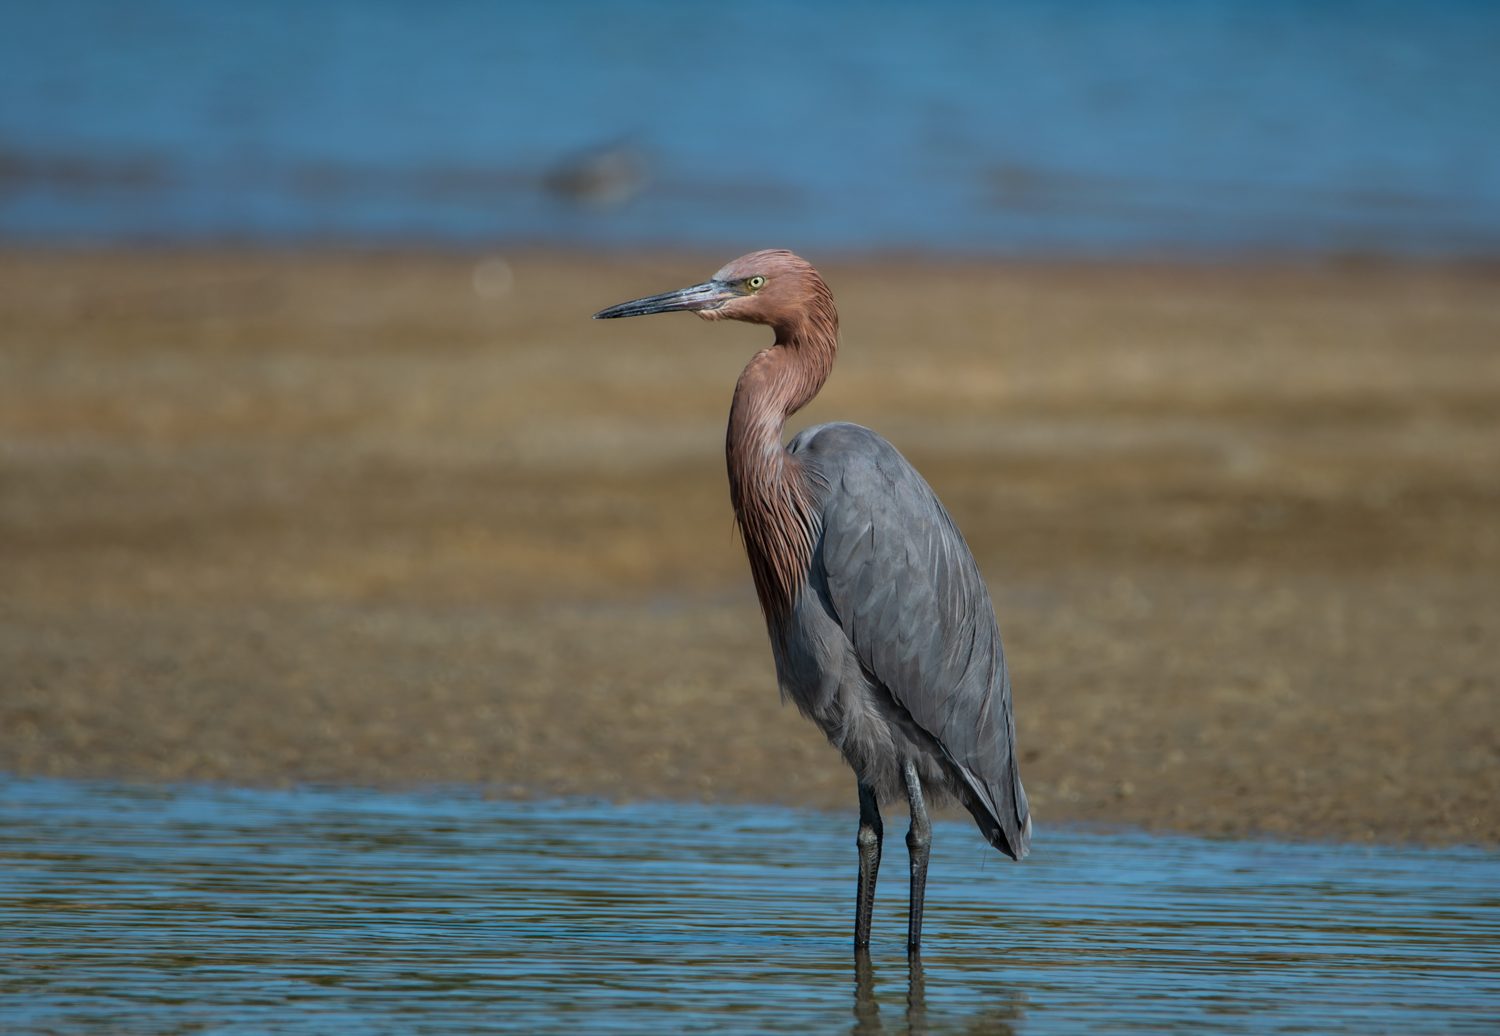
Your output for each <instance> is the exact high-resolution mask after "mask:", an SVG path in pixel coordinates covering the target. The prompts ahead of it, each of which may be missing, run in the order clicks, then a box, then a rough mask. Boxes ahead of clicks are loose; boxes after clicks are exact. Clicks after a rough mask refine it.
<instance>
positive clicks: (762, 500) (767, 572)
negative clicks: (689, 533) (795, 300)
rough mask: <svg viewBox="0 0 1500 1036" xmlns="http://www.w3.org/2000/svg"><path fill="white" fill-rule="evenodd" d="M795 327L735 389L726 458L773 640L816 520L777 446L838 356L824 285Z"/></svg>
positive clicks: (803, 568)
mask: <svg viewBox="0 0 1500 1036" xmlns="http://www.w3.org/2000/svg"><path fill="white" fill-rule="evenodd" d="M810 295H811V298H810V299H809V300H808V305H807V306H806V308H805V309H804V310H803V312H802V313H801V314H799V316H800V319H798V320H797V321H796V322H795V323H789V324H787V325H785V326H777V327H776V344H775V345H773V346H771V348H769V349H766V350H763V351H761V352H759V353H756V354H755V356H754V357H753V358H752V359H751V360H750V363H749V364H748V365H746V367H745V370H744V372H743V373H742V374H741V375H740V380H739V382H738V384H736V385H735V389H734V403H733V404H732V405H731V406H730V408H729V435H728V439H727V441H726V443H725V453H726V456H727V459H728V462H729V493H730V499H731V500H732V501H733V503H734V514H735V518H736V520H737V521H738V522H739V527H740V532H741V533H742V534H743V535H744V538H745V551H746V553H747V554H748V555H749V556H750V574H751V576H752V577H753V578H754V580H755V591H756V594H757V596H758V597H759V598H760V606H761V610H762V611H764V612H765V615H766V625H767V627H768V628H769V629H770V631H771V633H772V636H773V637H780V636H782V635H784V633H785V630H786V624H787V621H788V620H789V619H790V618H791V613H792V604H793V602H794V601H795V600H796V598H797V594H798V593H799V592H800V591H801V589H802V583H803V580H804V579H805V578H806V575H807V569H808V565H809V563H810V562H811V560H812V550H813V544H814V543H815V542H816V540H817V535H818V516H817V515H816V514H815V513H814V511H813V500H812V489H813V487H812V486H811V485H809V484H808V481H807V475H806V473H805V472H804V470H803V465H802V463H801V461H799V460H798V459H797V458H795V457H793V456H792V455H791V454H789V453H788V452H787V451H786V448H785V447H784V446H782V444H781V436H782V431H783V429H784V427H785V425H786V419H787V417H788V416H790V415H791V414H794V413H796V412H797V411H798V410H800V409H801V408H802V407H803V406H805V405H806V404H807V403H808V401H810V400H811V399H812V398H813V397H814V396H816V395H817V394H818V390H819V389H820V388H822V387H823V382H824V381H826V380H827V379H828V373H829V371H830V370H832V369H833V360H834V356H835V355H836V353H837V351H838V313H837V312H836V311H835V310H834V308H833V297H832V295H831V294H830V293H829V292H828V289H827V288H826V287H825V286H824V285H823V284H822V282H821V280H820V281H818V282H817V283H816V285H815V286H813V289H812V290H811V291H810Z"/></svg>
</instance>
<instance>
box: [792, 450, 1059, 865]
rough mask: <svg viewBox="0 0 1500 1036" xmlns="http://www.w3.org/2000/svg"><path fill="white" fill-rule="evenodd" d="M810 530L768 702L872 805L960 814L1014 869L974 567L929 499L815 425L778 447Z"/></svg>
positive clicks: (1010, 802) (986, 600)
mask: <svg viewBox="0 0 1500 1036" xmlns="http://www.w3.org/2000/svg"><path fill="white" fill-rule="evenodd" d="M787 449H788V452H790V453H791V454H792V455H793V456H794V457H796V458H797V460H798V461H800V462H801V465H802V474H803V478H804V479H805V481H806V484H807V485H808V489H809V494H810V496H811V499H812V503H813V512H814V515H815V516H816V518H817V521H818V528H817V533H816V540H815V543H814V549H813V552H812V558H811V563H810V565H809V570H808V572H807V576H806V579H805V581H804V582H803V589H802V592H801V593H800V594H799V595H798V597H797V599H796V600H795V602H794V605H793V610H792V615H791V621H790V623H789V625H788V628H787V631H786V636H785V638H784V640H782V639H781V638H776V637H773V638H772V640H773V649H774V653H775V656H776V675H777V679H778V681H779V682H780V684H781V689H782V691H783V693H784V694H786V695H787V696H788V697H790V698H791V699H792V701H794V702H795V703H796V705H797V707H798V708H799V709H800V710H801V711H802V712H803V714H805V715H806V716H808V717H809V718H810V719H812V720H813V722H815V723H817V724H818V726H819V727H820V728H822V730H823V732H824V733H825V734H826V735H827V736H828V739H829V741H830V742H832V743H833V745H834V746H835V747H837V748H838V749H839V751H840V752H841V753H842V754H843V755H844V758H845V759H847V760H848V762H849V764H850V765H851V766H852V767H853V768H854V771H855V773H856V774H857V775H858V776H859V780H860V782H861V783H862V784H866V785H869V786H870V787H872V788H874V789H875V790H876V793H877V794H878V795H879V797H880V799H881V800H882V801H885V800H888V799H894V798H897V797H899V796H902V795H904V794H905V789H906V787H907V785H906V779H905V777H904V773H903V767H904V764H905V763H906V762H908V761H909V762H911V763H913V764H915V766H916V768H917V771H918V773H919V774H920V775H921V779H922V783H923V785H924V786H926V787H928V788H930V789H932V790H933V791H936V792H938V793H939V794H946V795H947V796H950V797H952V798H954V799H957V800H958V801H959V802H961V803H962V804H963V805H964V806H965V807H966V808H967V809H968V810H969V812H970V813H972V814H973V816H974V820H975V822H976V823H977V824H978V825H979V829H980V831H981V832H982V833H983V834H984V836H985V838H986V839H987V840H988V841H989V842H990V844H991V845H993V846H994V847H995V848H997V849H999V850H1000V851H1001V852H1003V853H1005V854H1006V855H1008V856H1011V857H1013V858H1016V859H1020V858H1021V857H1023V856H1025V855H1026V854H1027V852H1028V851H1029V846H1030V840H1031V819H1030V815H1029V813H1028V811H1027V806H1026V793H1025V791H1024V790H1023V789H1022V787H1021V778H1020V773H1019V769H1018V767H1017V765H1016V759H1015V753H1014V747H1015V724H1014V721H1013V719H1012V717H1011V701H1010V679H1009V674H1008V673H1007V671H1006V667H1005V652H1004V650H1003V648H1002V647H1001V644H1000V629H999V626H998V625H997V624H996V621H995V611H994V607H993V605H992V604H991V603H990V597H989V593H988V591H987V590H986V589H985V585H984V581H983V580H982V579H981V578H980V575H979V569H978V566H977V565H976V564H975V562H974V557H973V555H972V554H971V553H970V552H969V548H968V545H967V544H965V543H964V539H963V536H962V535H961V534H960V533H959V531H958V528H957V526H955V525H954V524H953V520H952V519H951V518H950V517H949V516H948V513H947V511H945V510H944V509H943V506H942V504H941V503H939V502H938V499H937V496H936V495H935V494H934V493H933V491H932V489H931V488H930V487H929V486H928V485H927V483H926V482H925V481H924V480H923V479H922V476H921V475H919V474H917V472H916V469H915V468H913V467H912V466H911V464H910V463H908V462H907V460H906V458H904V457H903V456H901V454H900V453H899V452H897V450H896V448H895V447H893V446H892V445H891V444H890V443H888V442H886V441H885V440H884V439H882V438H881V437H880V436H878V435H876V434H875V433H874V432H872V431H870V430H869V429H867V428H861V427H860V426H858V425H853V424H843V423H837V424H825V425H819V426H817V427H815V428H809V429H807V430H805V431H803V432H802V433H800V434H799V435H797V436H796V437H795V438H794V439H793V440H792V441H791V443H790V444H789V445H788V447H787Z"/></svg>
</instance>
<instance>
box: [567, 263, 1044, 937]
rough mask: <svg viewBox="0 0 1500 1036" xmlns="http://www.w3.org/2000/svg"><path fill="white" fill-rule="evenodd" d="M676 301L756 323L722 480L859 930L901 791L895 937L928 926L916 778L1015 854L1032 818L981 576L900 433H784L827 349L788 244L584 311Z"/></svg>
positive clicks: (822, 297) (645, 309) (813, 385)
mask: <svg viewBox="0 0 1500 1036" xmlns="http://www.w3.org/2000/svg"><path fill="white" fill-rule="evenodd" d="M678 310H687V311H690V312H693V313H697V314H698V315H699V316H700V317H703V318H704V319H706V320H745V321H749V322H750V323H754V324H767V325H769V326H770V327H771V328H772V329H773V330H774V331H775V332H776V341H775V343H774V344H773V345H772V346H771V347H770V348H769V349H763V350H762V351H760V352H758V353H756V354H755V356H754V357H753V358H752V359H751V360H750V363H749V365H747V366H746V367H745V371H744V373H743V374H741V375H740V380H739V384H737V385H736V386H735V390H734V403H733V404H732V405H731V406H730V408H729V435H728V441H727V443H726V445H725V452H726V454H727V455H728V461H729V493H730V498H731V499H732V501H733V503H734V514H735V517H736V519H738V521H739V527H740V531H741V532H742V533H743V534H744V540H745V550H746V552H747V553H748V554H749V555H750V573H751V575H752V576H753V577H754V579H755V590H756V593H757V594H758V595H759V597H760V606H761V609H762V611H764V612H765V616H766V627H767V629H768V631H769V632H770V636H771V653H772V654H773V655H774V656H775V659H776V679H777V681H778V682H779V683H780V684H781V690H782V693H783V694H784V695H786V696H787V697H790V698H791V699H792V701H794V702H796V703H797V708H798V709H800V710H801V711H802V714H803V715H805V716H807V717H808V718H809V719H811V720H812V721H813V722H814V723H816V724H817V725H818V726H819V727H820V728H822V730H823V733H824V734H826V735H827V736H828V740H829V741H830V742H831V743H832V744H833V745H834V747H836V748H837V749H838V750H839V751H840V752H841V753H843V756H844V758H845V759H846V760H847V761H848V763H849V765H850V766H851V767H853V768H854V773H855V776H856V778H857V779H858V782H859V836H858V839H857V844H858V846H859V888H858V894H857V898H856V907H855V915H854V947H855V949H856V950H863V949H865V948H867V947H868V946H869V944H870V917H871V912H872V910H873V908H874V904H875V876H876V872H877V871H878V869H879V867H880V844H881V839H882V835H883V828H882V825H881V822H880V803H881V802H885V801H890V800H893V799H896V798H898V797H899V796H901V795H905V796H906V799H907V802H908V803H909V804H910V806H911V830H910V831H908V832H907V835H906V846H907V850H908V851H909V853H910V855H911V907H910V913H909V915H908V921H907V925H908V927H907V940H906V945H907V951H908V952H911V953H915V952H916V951H917V950H918V948H919V947H920V945H921V940H922V898H923V893H924V891H925V889H926V884H927V857H928V853H929V851H930V847H931V845H932V825H931V823H930V822H929V821H928V819H927V808H926V806H925V804H924V802H925V795H931V796H932V797H934V798H938V797H943V798H953V799H957V800H958V801H959V802H961V803H963V805H964V806H965V807H967V808H968V810H969V812H970V813H972V814H973V815H974V820H975V822H976V823H977V824H978V825H979V830H980V831H981V832H982V833H983V834H984V837H985V838H986V839H987V840H988V841H989V843H990V844H991V845H993V846H994V847H995V848H996V849H999V850H1000V851H1001V852H1002V853H1004V854H1005V855H1007V856H1009V857H1011V858H1012V859H1020V858H1021V857H1023V856H1025V855H1026V853H1027V852H1028V850H1029V847H1030V846H1029V843H1030V841H1031V817H1030V814H1029V813H1028V812H1027V809H1026V792H1025V791H1024V790H1022V788H1021V775H1020V772H1019V770H1018V769H1017V767H1016V753H1015V744H1016V734H1015V723H1014V721H1013V720H1012V718H1011V708H1010V677H1009V675H1008V674H1007V672H1006V668H1005V654H1004V651H1003V650H1002V649H1001V646H1000V628H999V626H998V625H996V623H995V609H994V607H993V606H992V605H991V604H990V595H989V592H988V591H987V590H986V589H985V586H984V581H983V580H982V579H980V577H979V568H978V566H976V565H975V564H974V556H973V555H972V554H970V553H969V548H968V545H967V544H965V543H964V538H963V536H962V535H960V534H959V531H958V527H957V526H955V525H954V524H953V519H952V518H949V517H948V512H947V511H945V510H943V505H942V504H940V503H939V502H938V498H937V496H936V495H935V494H934V493H933V492H932V490H931V488H929V487H928V485H927V483H926V482H924V481H923V480H922V476H921V475H918V474H917V472H916V469H915V468H913V467H912V466H911V465H910V464H909V463H907V461H906V458H905V457H903V456H901V454H900V453H898V452H896V448H895V447H894V446H892V445H891V444H890V443H888V442H886V441H885V440H884V439H882V438H881V437H880V436H878V435H876V434H875V433H874V432H872V431H870V430H869V429H867V428H861V427H859V426H858V425H853V424H823V425H818V426H817V427H815V428H809V429H807V430H806V431H804V432H801V433H800V434H798V435H797V436H795V437H794V438H793V439H792V441H791V442H790V443H789V444H788V445H786V446H782V443H781V437H782V430H783V428H784V427H785V425H786V419H787V417H788V415H790V414H793V413H796V412H797V410H799V409H800V408H801V407H803V406H805V405H806V404H807V402H808V401H809V400H811V399H812V398H813V396H815V395H817V394H818V390H819V389H820V388H822V387H823V382H824V381H826V380H827V378H828V373H829V371H830V370H832V368H833V358H834V355H835V353H836V352H837V351H838V332H839V316H838V311H837V310H836V309H834V305H833V294H832V292H830V291H829V290H828V285H826V284H825V283H823V278H822V277H819V276H818V272H817V271H816V270H814V269H813V268H812V266H811V265H809V264H808V263H807V262H805V261H804V260H802V259H799V258H798V257H797V256H795V255H793V254H792V253H790V252H785V251H767V252H753V253H751V254H750V255H747V256H744V257H742V258H739V259H736V260H735V261H734V262H732V263H730V264H729V265H728V266H726V267H724V268H723V269H722V270H720V271H719V272H718V273H716V274H714V275H713V278H712V279H711V280H708V281H705V282H704V283H702V284H696V285H694V286H693V287H691V288H683V289H681V290H680V291H672V292H668V293H667V294H665V295H653V296H651V297H650V298H646V299H638V300H637V301H635V302H626V303H624V304H622V305H619V306H612V307H611V308H609V309H606V310H604V311H602V312H600V313H596V314H594V316H595V317H596V318H599V317H603V318H612V317H635V316H644V315H646V314H648V313H670V312H674V311H678Z"/></svg>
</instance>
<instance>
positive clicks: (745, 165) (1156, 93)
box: [0, 0, 1500, 255]
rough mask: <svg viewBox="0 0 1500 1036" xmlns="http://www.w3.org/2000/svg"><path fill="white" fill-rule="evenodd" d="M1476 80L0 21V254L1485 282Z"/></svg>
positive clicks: (769, 24) (1188, 11)
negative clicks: (482, 251)
mask: <svg viewBox="0 0 1500 1036" xmlns="http://www.w3.org/2000/svg"><path fill="white" fill-rule="evenodd" d="M1497 54H1500V5H1496V4H1494V3H1486V2H1483V0H1430V2H1428V3H1421V4H1416V3H1387V2H1375V0H1328V2H1320V3H1317V4H1309V3H1303V2H1299V0H1256V2H1250V0H1091V2H1081V3H1068V4H1050V3H1040V2H1035V0H999V2H992V0H942V2H938V3H931V4H920V5H917V4H894V3H880V2H876V3H869V2H859V3H855V2H852V0H828V2H825V3H819V4H799V3H790V2H784V0H763V2H760V3H755V4H706V5H705V4H688V3H680V2H670V0H657V2H648V0H573V2H567V3H551V4H521V3H495V2H489V0H452V2H448V3H443V4H436V5H434V4H427V3H419V2H416V0H380V2H366V0H326V2H319V3H314V4H308V3H299V2H291V0H262V2H257V3H250V4H227V3H203V2H201V0H134V2H131V3H118V2H111V0H51V2H49V3H45V4H24V3H14V4H7V5H0V235H3V236H5V237H9V238H12V239H16V238H20V239H30V240H44V241H53V240H65V241H67V240H85V241H86V240H96V239H106V240H116V239H126V240H131V239H139V238H151V239H166V240H199V239H205V238H207V239H216V238H225V237H229V238H234V239H241V238H251V239H257V240H306V239H309V238H312V239H317V238H322V237H333V238H339V239H353V240H356V241H369V240H373V241H403V240H409V239H412V238H417V239H423V240H439V241H461V242H462V241H471V242H472V241H494V240H502V241H503V240H544V241H567V242H574V243H587V244H601V243H602V244H613V245H633V244H637V243H640V242H665V243H672V244H693V245H699V246H711V247H713V248H715V249H738V250H739V251H746V250H748V249H749V248H751V247H765V246H767V245H773V244H774V245H784V246H787V247H792V248H796V249H806V250H813V251H818V250H821V251H825V252H826V251H827V250H828V249H830V248H844V249H851V248H869V247H879V248H894V247H903V246H915V247H918V248H923V249H929V250H934V249H936V250H957V251H969V252H981V253H986V252H988V253H1011V254H1035V253H1086V254H1110V253H1137V252H1140V251H1142V250H1146V251H1150V250H1162V249H1170V250H1178V251H1181V250H1186V251H1193V252H1203V251H1208V252H1214V251H1226V250H1228V251H1234V250H1240V249H1247V248H1248V249H1277V250H1300V249H1307V250H1313V251H1327V250H1374V251H1383V252H1397V253H1413V254H1441V255H1449V254H1457V255H1470V254H1486V255H1493V254H1496V253H1497V252H1500V134H1497V133H1496V132H1495V131H1494V126H1495V121H1496V115H1497V112H1500V61H1497V60H1496V55H1497ZM609 155H614V156H615V159H616V160H615V161H613V162H611V161H609V160H606V161H603V162H595V159H599V158H601V157H607V156H609ZM590 169H593V170H594V172H595V173H598V174H599V175H598V176H596V177H594V179H593V180H591V179H590V174H589V170H590ZM591 184H592V185H591Z"/></svg>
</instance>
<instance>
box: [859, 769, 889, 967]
mask: <svg viewBox="0 0 1500 1036" xmlns="http://www.w3.org/2000/svg"><path fill="white" fill-rule="evenodd" d="M884 837H885V825H884V824H882V823H881V822H880V803H879V802H878V801H877V800H876V798H875V789H874V788H872V787H870V786H869V785H868V784H861V785H860V786H859V835H858V837H857V838H856V839H855V844H857V845H858V846H859V892H858V893H857V896H856V899H855V904H854V948H855V949H856V950H863V949H866V948H868V947H869V945H870V919H871V917H872V916H873V914H874V912H875V876H876V874H877V873H879V871H880V841H881V839H882V838H884Z"/></svg>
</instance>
